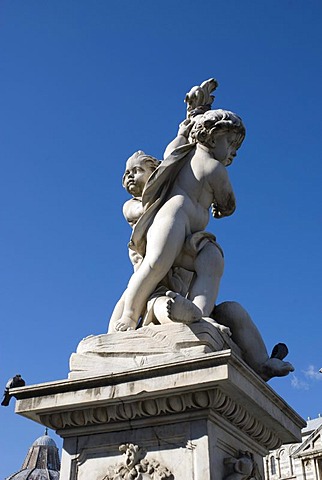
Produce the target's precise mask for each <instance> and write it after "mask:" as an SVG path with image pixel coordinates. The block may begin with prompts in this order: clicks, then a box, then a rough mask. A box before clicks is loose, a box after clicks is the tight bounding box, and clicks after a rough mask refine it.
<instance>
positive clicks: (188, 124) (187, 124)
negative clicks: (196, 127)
mask: <svg viewBox="0 0 322 480" xmlns="http://www.w3.org/2000/svg"><path fill="white" fill-rule="evenodd" d="M193 124H194V122H193V121H192V120H191V118H186V119H185V120H184V121H183V122H181V123H180V125H179V129H178V135H182V136H183V137H186V138H187V139H188V137H189V133H190V132H191V129H192V127H193Z"/></svg>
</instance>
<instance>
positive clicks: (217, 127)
mask: <svg viewBox="0 0 322 480" xmlns="http://www.w3.org/2000/svg"><path fill="white" fill-rule="evenodd" d="M220 131H221V132H223V131H229V132H235V133H236V140H235V141H234V146H235V147H236V149H238V148H239V147H240V146H241V144H242V142H243V140H244V138H245V134H246V130H245V126H244V124H243V122H242V119H241V118H240V117H239V116H238V115H236V114H235V113H233V112H230V111H229V110H221V109H218V110H208V111H207V112H205V113H204V114H203V115H198V116H197V117H196V119H195V124H194V126H193V127H192V130H191V132H190V139H191V140H192V142H198V143H202V144H204V145H208V146H211V147H213V146H214V145H215V144H216V139H215V135H214V133H217V132H220Z"/></svg>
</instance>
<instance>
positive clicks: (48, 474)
mask: <svg viewBox="0 0 322 480" xmlns="http://www.w3.org/2000/svg"><path fill="white" fill-rule="evenodd" d="M59 470H60V461H59V454H58V448H57V446H56V443H55V442H54V440H53V439H52V438H51V437H50V436H49V435H48V434H47V431H46V433H45V435H43V436H41V437H39V438H37V440H35V441H34V443H33V444H32V445H31V447H30V448H29V451H28V453H27V456H26V458H25V461H24V463H23V465H22V468H21V470H19V472H16V473H14V474H12V475H10V476H9V477H7V479H6V480H59Z"/></svg>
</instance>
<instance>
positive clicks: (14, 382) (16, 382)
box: [1, 374, 26, 407]
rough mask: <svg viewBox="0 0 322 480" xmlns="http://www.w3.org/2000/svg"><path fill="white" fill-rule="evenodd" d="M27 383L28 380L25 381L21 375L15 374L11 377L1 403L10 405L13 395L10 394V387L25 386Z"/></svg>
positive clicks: (4, 405) (5, 405)
mask: <svg viewBox="0 0 322 480" xmlns="http://www.w3.org/2000/svg"><path fill="white" fill-rule="evenodd" d="M25 385H26V382H25V381H24V379H23V378H21V375H18V374H17V375H15V376H14V377H12V378H10V379H9V380H8V381H7V384H6V388H5V390H4V393H3V400H2V402H1V405H2V406H3V407H7V406H8V405H9V402H10V399H11V397H12V395H10V393H9V390H10V388H17V387H24V386H25Z"/></svg>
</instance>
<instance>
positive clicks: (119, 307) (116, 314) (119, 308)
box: [107, 290, 126, 333]
mask: <svg viewBox="0 0 322 480" xmlns="http://www.w3.org/2000/svg"><path fill="white" fill-rule="evenodd" d="M125 295H126V290H125V291H124V292H123V293H122V296H121V298H120V299H119V301H118V302H117V304H116V305H115V307H114V310H113V313H112V315H111V318H110V321H109V324H108V330H107V333H113V332H115V331H116V328H115V326H116V322H117V321H118V320H119V319H120V318H121V316H122V314H123V310H124V298H125Z"/></svg>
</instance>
